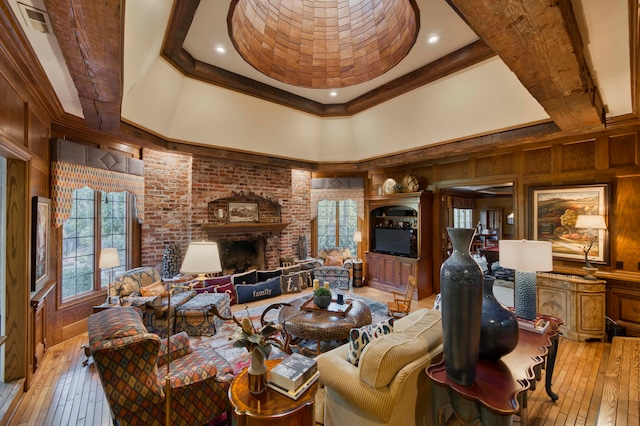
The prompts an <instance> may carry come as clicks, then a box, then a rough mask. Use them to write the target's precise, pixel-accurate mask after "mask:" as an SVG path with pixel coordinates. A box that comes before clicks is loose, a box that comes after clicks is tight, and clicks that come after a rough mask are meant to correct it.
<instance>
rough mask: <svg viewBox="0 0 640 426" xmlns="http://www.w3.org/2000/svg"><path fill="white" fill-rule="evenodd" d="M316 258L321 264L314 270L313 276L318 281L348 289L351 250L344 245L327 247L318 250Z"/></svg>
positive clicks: (351, 265)
mask: <svg viewBox="0 0 640 426" xmlns="http://www.w3.org/2000/svg"><path fill="white" fill-rule="evenodd" d="M318 259H319V260H320V261H321V262H322V266H320V267H318V268H316V269H315V270H314V277H315V278H317V279H319V280H320V282H321V283H322V282H325V281H327V282H329V285H330V286H331V288H337V289H345V290H348V289H349V283H350V282H351V270H352V269H353V262H352V260H351V250H349V249H348V248H346V247H329V248H325V249H322V250H320V252H319V253H318Z"/></svg>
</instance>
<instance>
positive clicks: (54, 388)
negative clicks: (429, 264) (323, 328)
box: [9, 287, 611, 426]
mask: <svg viewBox="0 0 640 426" xmlns="http://www.w3.org/2000/svg"><path fill="white" fill-rule="evenodd" d="M306 291H307V292H308V291H309V290H306ZM351 291H352V292H353V293H354V294H358V295H361V296H364V297H369V298H372V299H376V300H379V301H386V300H389V299H390V297H389V295H388V294H386V293H384V292H381V291H378V290H375V289H372V288H369V287H363V288H357V289H353V290H351ZM284 297H285V296H280V299H283V298H284ZM434 299H435V297H434V296H432V297H428V298H426V299H423V300H420V301H418V302H414V303H413V305H412V310H415V309H418V308H421V307H427V308H431V307H433V301H434ZM276 301H278V298H274V299H269V300H267V301H265V302H264V304H269V303H273V302H276ZM256 304H257V302H256ZM242 308H243V306H236V307H234V311H237V310H239V309H242ZM85 343H87V334H86V333H84V334H81V335H79V336H77V337H74V338H72V339H69V340H67V341H65V342H63V343H61V344H59V345H56V346H53V347H50V348H49V349H48V350H47V352H46V355H45V357H44V360H43V364H42V367H41V368H40V369H39V370H38V372H37V374H36V377H35V380H34V382H33V386H32V387H31V389H30V390H29V391H28V392H27V394H26V395H25V397H24V398H23V400H22V402H21V403H20V405H19V407H18V409H17V411H16V414H15V416H14V418H13V419H12V420H11V421H10V423H9V424H10V425H56V426H57V425H110V424H111V420H110V415H109V408H108V405H107V402H106V400H105V398H104V394H103V392H102V386H101V384H100V380H99V378H98V376H97V373H96V370H95V367H94V365H93V362H92V361H90V362H89V365H88V366H86V367H85V366H83V365H82V362H83V361H84V359H85V357H84V354H83V351H82V350H81V346H82V345H83V344H85ZM610 349H611V345H610V344H609V343H606V342H588V343H578V342H573V341H571V340H567V339H565V338H561V339H560V345H559V352H558V358H557V362H556V369H555V373H554V379H553V390H554V391H555V392H557V393H558V394H559V395H560V399H559V400H558V401H557V402H555V403H553V402H551V400H550V399H549V397H548V396H547V395H546V393H545V390H544V382H539V386H538V387H537V389H536V390H535V391H533V392H530V394H529V404H528V409H527V412H528V413H527V418H528V424H529V425H531V426H536V425H545V426H546V425H593V424H595V421H596V417H597V413H598V406H599V404H600V400H601V397H602V389H603V380H604V372H605V369H606V365H607V360H608V357H609V351H610ZM515 423H519V421H518V420H516V421H515Z"/></svg>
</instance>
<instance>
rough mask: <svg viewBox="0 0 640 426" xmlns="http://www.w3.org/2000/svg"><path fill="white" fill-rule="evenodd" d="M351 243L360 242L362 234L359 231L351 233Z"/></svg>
mask: <svg viewBox="0 0 640 426" xmlns="http://www.w3.org/2000/svg"><path fill="white" fill-rule="evenodd" d="M353 241H355V242H356V243H360V242H362V232H360V231H356V232H354V233H353Z"/></svg>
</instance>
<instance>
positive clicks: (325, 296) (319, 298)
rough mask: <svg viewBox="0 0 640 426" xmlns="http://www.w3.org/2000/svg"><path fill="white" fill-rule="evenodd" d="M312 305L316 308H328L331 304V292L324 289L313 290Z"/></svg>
mask: <svg viewBox="0 0 640 426" xmlns="http://www.w3.org/2000/svg"><path fill="white" fill-rule="evenodd" d="M313 303H315V304H316V306H317V307H318V308H322V309H326V308H328V307H329V305H330V304H331V290H329V289H328V288H324V287H319V288H317V289H315V290H313Z"/></svg>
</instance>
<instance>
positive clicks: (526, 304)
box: [499, 240, 553, 321]
mask: <svg viewBox="0 0 640 426" xmlns="http://www.w3.org/2000/svg"><path fill="white" fill-rule="evenodd" d="M499 259H500V266H501V267H503V268H509V269H515V305H516V316H517V317H518V318H522V319H525V320H529V321H535V320H536V318H537V316H538V309H537V307H536V272H537V271H551V270H552V269H553V256H552V254H551V242H549V241H529V240H502V241H500V258H499Z"/></svg>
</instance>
